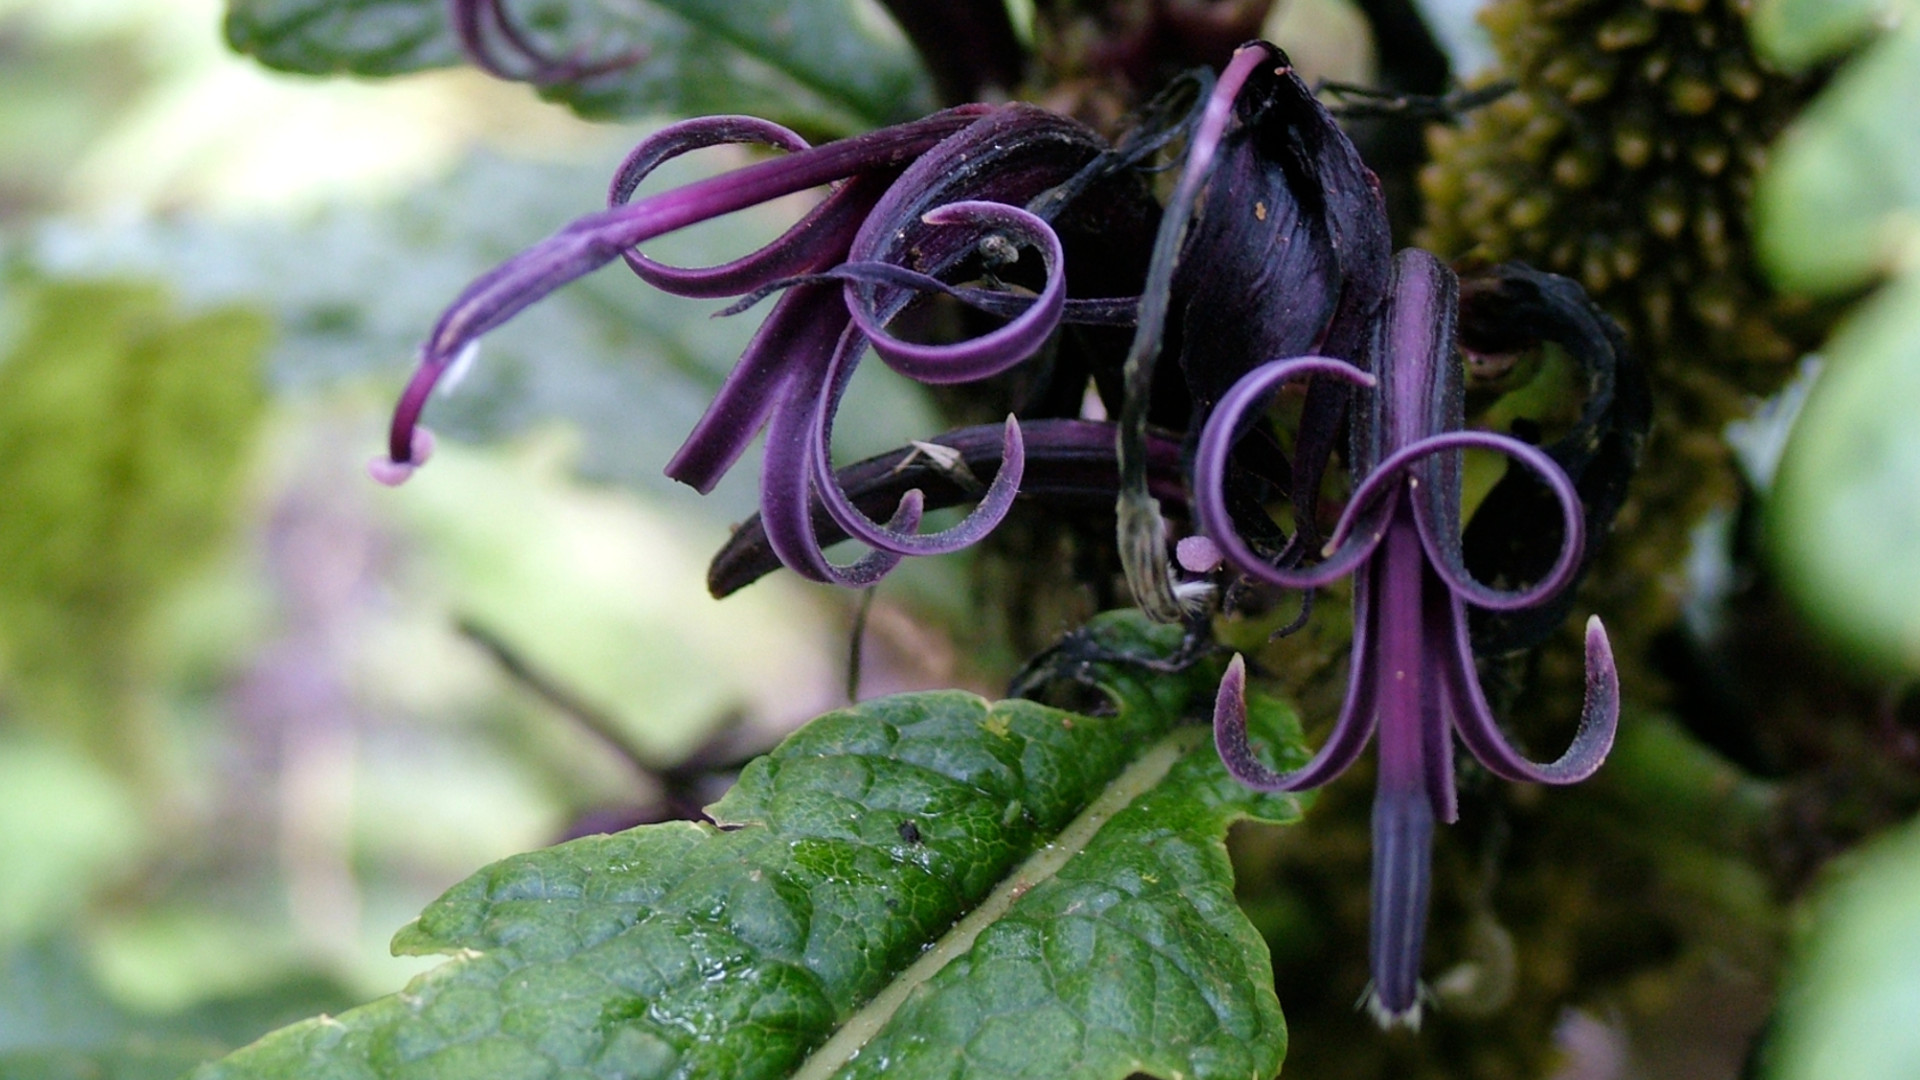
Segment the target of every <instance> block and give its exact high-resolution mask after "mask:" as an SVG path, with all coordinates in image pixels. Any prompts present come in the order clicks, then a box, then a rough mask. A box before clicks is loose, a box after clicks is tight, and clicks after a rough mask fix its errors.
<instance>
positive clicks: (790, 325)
mask: <svg viewBox="0 0 1920 1080" xmlns="http://www.w3.org/2000/svg"><path fill="white" fill-rule="evenodd" d="M825 293H826V287H824V286H818V285H815V286H803V287H801V288H798V289H794V290H793V291H792V292H789V293H788V294H787V295H785V296H783V297H781V298H780V302H779V303H778V304H776V305H774V308H773V312H772V313H771V314H769V315H768V316H767V319H766V321H765V322H763V323H761V324H760V328H759V329H758V330H756V331H754V335H753V340H752V341H750V342H748V343H747V351H746V352H744V353H742V354H741V355H740V360H739V362H738V363H736V364H734V365H733V370H732V371H730V372H728V373H727V378H726V381H725V382H723V383H721V384H720V392H719V393H717V394H715V395H714V396H713V401H712V403H710V404H709V405H708V406H707V411H706V412H704V413H702V414H701V416H700V420H699V422H698V423H696V424H695V425H694V427H693V431H692V433H691V434H689V435H688V436H687V440H686V441H685V442H683V443H681V444H680V449H679V450H677V451H675V452H674V455H673V459H672V460H671V461H669V462H667V467H666V474H667V476H669V477H671V478H672V479H675V480H678V481H680V482H681V483H683V484H687V485H689V486H691V487H692V488H693V489H694V490H696V491H698V492H700V493H701V494H702V495H705V494H707V493H708V492H710V491H712V490H713V486H714V485H715V484H717V483H719V482H720V478H721V477H722V476H724V475H726V472H727V470H728V469H731V468H733V465H734V462H736V461H739V460H740V455H741V454H743V453H745V452H746V450H747V446H748V445H749V444H751V443H752V442H753V438H754V436H755V435H757V434H759V432H760V427H761V425H762V424H764V423H766V421H767V417H768V416H770V415H772V413H773V410H774V407H775V406H776V405H777V404H779V402H780V400H781V398H782V396H783V395H782V390H783V389H784V388H785V386H786V384H788V383H790V382H791V381H792V380H793V379H794V377H795V376H794V372H795V371H796V370H817V369H819V368H821V367H824V366H825V365H826V364H827V363H828V362H829V357H830V356H831V355H832V350H833V348H834V343H835V342H836V341H838V340H839V338H840V335H841V334H842V333H843V332H844V331H845V330H846V326H847V314H846V312H845V311H844V310H843V309H842V308H841V307H840V304H839V303H838V298H837V297H833V296H830V295H824V294H825Z"/></svg>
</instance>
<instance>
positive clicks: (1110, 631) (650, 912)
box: [199, 616, 1300, 1080]
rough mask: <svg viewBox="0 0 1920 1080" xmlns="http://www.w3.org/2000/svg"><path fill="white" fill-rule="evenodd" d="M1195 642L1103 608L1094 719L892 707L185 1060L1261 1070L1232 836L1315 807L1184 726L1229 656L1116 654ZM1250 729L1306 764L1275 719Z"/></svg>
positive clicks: (1078, 655)
mask: <svg viewBox="0 0 1920 1080" xmlns="http://www.w3.org/2000/svg"><path fill="white" fill-rule="evenodd" d="M1177 637H1178V630H1177V629H1172V630H1169V629H1167V628H1160V627H1150V626H1147V625H1146V624H1144V623H1143V622H1141V621H1139V620H1138V619H1137V617H1132V616H1127V617H1120V618H1112V619H1107V620H1104V621H1102V622H1100V623H1097V624H1096V626H1095V628H1094V629H1093V631H1092V632H1091V635H1090V636H1088V637H1085V638H1082V639H1080V640H1079V641H1078V642H1077V644H1076V645H1075V646H1073V647H1072V648H1070V649H1069V650H1068V652H1067V653H1065V654H1063V656H1062V658H1061V660H1062V662H1061V664H1060V670H1066V671H1076V672H1080V673H1084V674H1086V675H1088V676H1090V678H1091V680H1092V681H1096V682H1097V683H1098V684H1099V685H1100V686H1101V688H1102V689H1103V690H1104V691H1105V695H1106V696H1105V698H1104V700H1105V701H1106V702H1107V703H1108V704H1107V707H1106V708H1105V709H1104V710H1102V711H1101V713H1100V714H1099V715H1087V714H1084V713H1072V712H1066V711H1063V710H1060V709H1055V708H1051V707H1047V706H1044V705H1040V704H1037V703H1034V702H1030V701H1003V702H999V703H997V704H992V703H988V702H986V701H984V700H982V699H980V698H977V697H974V696H972V695H970V694H965V693H961V692H958V691H942V692H933V693H924V694H910V695H902V696H899V697H893V698H886V699H882V700H879V701H875V702H871V703H868V704H865V705H862V706H859V707H856V708H850V709H846V710H843V711H840V712H836V713H832V714H829V715H827V716H824V717H821V718H820V719H818V720H815V721H814V722H813V723H811V724H809V725H808V726H807V727H805V728H803V729H802V730H801V731H799V732H797V733H796V734H794V735H793V736H792V737H790V738H789V739H788V740H787V741H786V742H784V743H782V744H781V746H780V747H779V748H777V749H776V750H775V751H774V752H773V753H772V754H770V755H768V756H767V757H765V758H762V759H760V760H758V761H756V762H755V763H754V764H753V765H751V766H749V767H748V769H747V770H746V772H745V773H744V774H743V775H742V776H741V779H740V782H739V784H738V785H737V786H736V787H735V788H734V790H733V792H732V793H730V794H729V795H728V796H727V797H726V798H725V799H723V800H721V801H720V802H719V803H717V804H715V806H714V807H712V810H711V812H712V814H713V817H714V819H715V821H716V822H718V823H720V824H719V826H718V827H716V826H715V825H708V824H704V823H700V824H695V823H673V824H667V825H655V826H646V827H642V828H639V829H634V830H631V831H629V832H625V833H621V834H618V835H614V836H602V837H591V838H588V839H584V840H578V841H574V842H572V843H568V844H564V845H561V846H560V847H557V848H552V849H549V850H547V851H542V852H536V853H533V854H529V855H523V856H518V857H515V858H512V859H508V860H506V861H504V862H501V863H497V864H495V865H494V866H492V867H489V868H488V869H486V870H483V871H481V872H480V873H479V874H477V875H475V876H474V877H472V878H470V879H469V880H467V881H466V882H464V883H462V884H460V885H458V886H455V887H454V888H453V889H452V890H451V891H449V892H448V893H447V894H446V895H445V896H444V897H442V898H441V899H440V900H438V901H436V902H435V903H434V904H433V905H432V906H430V907H429V908H428V909H427V910H426V912H425V913H424V914H422V915H421V917H420V919H419V920H418V921H417V922H416V923H414V924H413V925H411V926H409V927H407V928H406V929H404V930H402V931H401V932H400V934H399V936H398V937H397V938H396V939H395V942H394V947H395V950H396V951H398V952H402V953H425V952H442V953H448V954H451V955H452V956H453V957H454V959H452V960H451V961H450V962H448V963H447V964H445V965H443V966H442V967H440V968H438V969H435V970H434V971H431V972H428V973H427V974H425V975H423V976H421V977H420V978H418V979H416V980H415V981H414V982H413V983H411V984H410V985H409V986H408V987H407V988H406V990H404V991H403V992H401V993H400V994H397V995H394V996H392V997H389V998H384V999H381V1000H379V1001H376V1002H374V1003H372V1004H370V1005H367V1006H363V1007H362V1008H359V1009H355V1010H353V1011H350V1012H348V1013H345V1014H343V1015H341V1016H339V1017H337V1018H324V1017H323V1018H320V1019H316V1020H311V1021H307V1022H305V1023H302V1024H298V1025H295V1026H293V1027H291V1028H288V1029H285V1030H283V1031H280V1032H277V1033H275V1034H274V1035H272V1036H269V1037H268V1038H266V1039H264V1040H262V1041H261V1042H259V1043H256V1044H255V1045H253V1046H252V1047H249V1048H247V1049H246V1050H243V1051H241V1052H239V1053H237V1054H235V1055H234V1056H232V1057H231V1058H229V1059H227V1060H225V1061H223V1062H220V1063H216V1064H215V1065H213V1066H209V1067H208V1068H206V1069H204V1070H202V1071H201V1073H200V1074H199V1078H200V1080H241V1078H249V1077H263V1078H264V1077H289V1078H290V1077H302V1078H306V1077H316V1078H335V1077H339V1078H347V1077H353V1078H362V1077H444V1078H454V1077H475V1078H478V1077H487V1078H489V1080H491V1078H514V1077H547V1076H575V1077H588V1076H598V1077H615V1076H619V1077H644V1076H726V1077H730V1078H754V1077H775V1076H830V1075H837V1076H853V1075H869V1074H875V1073H877V1072H878V1071H879V1070H882V1069H884V1070H886V1075H887V1076H889V1077H915V1076H922V1075H937V1076H941V1077H965V1076H982V1077H984V1076H1008V1075H1031V1076H1042V1077H1048V1078H1055V1077H1089V1078H1091V1077H1101V1078H1111V1080H1119V1078H1121V1077H1125V1076H1128V1075H1130V1074H1133V1073H1136V1072H1145V1073H1147V1074H1149V1075H1154V1076H1161V1077H1213V1076H1232V1077H1249V1076H1252V1077H1264V1076H1272V1075H1274V1074H1275V1073H1276V1072H1277V1071H1278V1068H1279V1065H1280V1059H1281V1056H1282V1054H1283V1053H1284V1049H1285V1028H1284V1025H1283V1022H1282V1020H1281V1018H1280V1013H1279V1005H1278V1002H1277V1000H1276V999H1275V998H1274V994H1273V989H1272V972H1271V970H1270V968H1269V966H1268V960H1267V953H1266V949H1265V947H1264V945H1263V944H1262V943H1261V941H1260V939H1259V936H1258V935H1257V934H1256V933H1255V932H1254V930H1253V928H1252V927H1251V926H1250V925H1249V924H1248V923H1247V921H1246V920H1245V918H1244V917H1243V916H1242V915H1241V914H1240V912H1239V910H1238V908H1237V907H1235V905H1234V902H1233V895H1232V881H1231V871H1230V867H1229V865H1228V861H1227V857H1226V852H1225V848H1224V834H1225V831H1226V827H1227V825H1228V824H1229V823H1231V822H1232V821H1234V820H1237V819H1240V818H1246V817H1254V818H1259V819H1262V820H1267V821H1274V822H1288V821H1292V820H1295V819H1296V818H1297V817H1298V803H1297V800H1295V799H1293V798H1291V797H1279V796H1263V795H1258V794H1255V793H1252V792H1248V791H1246V790H1245V789H1243V788H1241V787H1240V786H1239V785H1237V784H1235V783H1234V782H1233V781H1232V780H1231V779H1229V778H1228V777H1227V775H1226V773H1225V770H1224V769H1223V768H1222V767H1221V766H1220V765H1219V764H1218V762H1217V760H1216V759H1215V757H1214V755H1213V753H1212V750H1211V748H1210V744H1209V740H1208V738H1207V734H1208V733H1207V731H1206V730H1205V729H1204V728H1202V727H1195V726H1187V725H1184V724H1182V720H1183V719H1184V718H1185V717H1186V716H1187V714H1188V713H1189V712H1195V711H1202V710H1204V709H1205V707H1206V703H1207V701H1208V699H1209V696H1210V693H1211V690H1212V685H1213V680H1214V679H1215V678H1216V677H1217V674H1218V669H1217V667H1212V666H1204V667H1203V668H1201V669H1196V670H1193V671H1189V672H1187V673H1185V674H1179V675H1156V674H1154V673H1153V672H1151V671H1149V670H1148V669H1145V668H1143V667H1140V666H1138V665H1135V664H1130V663H1126V662H1118V661H1116V660H1115V659H1114V656H1115V655H1116V654H1118V653H1130V654H1134V655H1139V654H1142V653H1145V654H1146V655H1149V656H1164V655H1166V654H1167V652H1168V651H1170V649H1171V648H1172V647H1173V645H1174V644H1175V642H1177ZM1256 722H1258V723H1259V724H1260V725H1261V726H1262V731H1263V734H1265V735H1267V736H1268V737H1269V738H1270V739H1273V740H1275V741H1276V742H1277V744H1278V745H1281V746H1284V747H1286V748H1287V753H1286V755H1285V756H1286V757H1287V758H1288V760H1289V761H1291V760H1297V759H1298V758H1299V757H1300V754H1299V752H1298V730H1297V725H1296V724H1295V723H1294V722H1293V717H1292V715H1291V713H1290V712H1289V711H1288V710H1285V709H1284V708H1281V707H1279V706H1277V705H1275V704H1273V703H1270V702H1268V703H1263V704H1262V705H1261V706H1260V708H1259V709H1258V710H1257V711H1256ZM856 1052H857V1053H856ZM849 1055H854V1056H852V1057H851V1059H850V1060H849Z"/></svg>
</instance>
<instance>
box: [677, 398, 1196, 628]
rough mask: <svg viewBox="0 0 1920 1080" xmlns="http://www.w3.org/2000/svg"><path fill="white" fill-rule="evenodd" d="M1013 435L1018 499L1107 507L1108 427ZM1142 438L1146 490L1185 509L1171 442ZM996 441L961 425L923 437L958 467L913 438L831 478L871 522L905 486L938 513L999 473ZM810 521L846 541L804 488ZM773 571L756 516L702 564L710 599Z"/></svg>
mask: <svg viewBox="0 0 1920 1080" xmlns="http://www.w3.org/2000/svg"><path fill="white" fill-rule="evenodd" d="M1020 432H1021V437H1022V440H1023V442H1024V443H1025V447H1026V467H1025V469H1024V470H1022V473H1021V477H1020V496H1021V498H1025V499H1045V500H1047V501H1048V502H1049V503H1051V504H1055V505H1060V506H1065V507H1073V508H1075V509H1081V510H1089V509H1104V508H1106V507H1109V506H1112V505H1113V496H1114V492H1115V491H1117V490H1118V489H1119V472H1118V470H1117V468H1116V467H1115V464H1114V459H1113V425H1112V424H1110V423H1105V422H1102V421H1096V420H1068V419H1039V420H1026V421H1022V422H1021V425H1020ZM1149 438H1150V441H1149V442H1148V446H1147V450H1148V454H1149V457H1150V462H1149V470H1150V471H1149V474H1148V476H1149V481H1150V483H1151V484H1152V490H1153V492H1154V494H1155V496H1156V497H1158V498H1161V499H1165V500H1168V501H1169V502H1170V503H1173V504H1175V505H1182V506H1184V503H1185V500H1186V484H1185V479H1184V472H1185V470H1184V467H1183V465H1182V462H1181V453H1180V443H1179V441H1178V440H1176V439H1170V438H1167V437H1165V436H1162V435H1159V434H1154V435H1151V436H1150V437H1149ZM1005 442H1006V429H1005V426H1004V425H1002V424H981V425H977V426H974V427H966V428H960V429H958V430H956V431H949V432H947V433H946V434H944V435H939V436H936V437H935V438H933V439H930V440H928V441H927V442H926V443H925V444H923V445H924V446H930V447H939V448H942V449H945V450H951V451H953V453H954V454H955V455H957V456H958V463H959V468H954V467H952V466H949V465H946V464H943V463H942V462H941V461H939V460H937V459H935V458H934V457H932V456H930V455H929V454H928V453H927V452H926V450H925V449H924V448H923V445H916V446H913V447H907V448H903V449H900V450H895V451H892V452H890V453H886V454H880V455H878V456H876V457H871V458H868V459H866V460H865V461H860V462H856V463H854V464H852V465H848V466H846V467H844V468H841V469H839V470H837V471H836V472H835V473H834V478H835V481H834V482H835V486H836V487H838V488H839V489H841V490H843V491H844V492H845V493H846V495H847V498H848V499H849V500H850V501H851V502H852V503H853V505H854V506H855V507H856V508H858V509H859V511H860V513H861V514H863V515H865V516H867V517H869V518H875V519H877V516H878V515H882V514H885V513H887V512H888V511H889V510H890V509H892V508H893V507H895V506H896V505H897V504H898V502H899V500H900V499H901V498H902V497H903V496H904V495H905V494H906V493H907V492H909V491H913V490H919V491H922V492H924V493H925V497H926V503H925V505H926V509H928V510H938V509H942V508H945V507H949V506H955V505H958V504H960V503H963V502H969V501H972V500H975V499H978V498H979V497H980V486H979V485H978V484H977V483H970V482H967V480H966V478H967V477H972V476H983V475H985V474H986V473H988V472H989V471H994V470H998V469H999V468H1000V466H1001V462H1002V458H1001V453H1002V452H1003V450H1004V449H1005ZM812 518H813V531H814V535H815V536H816V537H817V538H818V540H819V543H820V545H821V546H822V547H829V546H831V545H833V544H836V543H839V542H840V541H842V540H845V539H847V534H846V532H845V531H844V530H843V529H841V528H840V526H839V525H838V524H837V523H836V522H835V521H834V520H833V519H832V518H830V517H828V516H827V511H826V507H825V506H824V505H823V504H822V501H821V498H820V493H819V490H818V488H816V489H815V491H814V495H813V505H812ZM779 568H780V560H779V558H778V556H776V555H775V554H774V553H773V550H772V548H771V547H770V546H769V544H768V543H767V534H766V527H765V524H764V522H763V521H762V519H761V518H760V517H759V516H757V515H756V516H755V517H751V518H748V519H747V520H746V521H745V522H743V523H741V525H740V526H739V527H738V528H736V529H735V530H734V531H733V535H732V536H731V537H730V538H729V539H728V540H727V543H726V545H725V546H724V547H722V548H721V549H720V551H719V553H718V554H716V555H715V556H714V558H713V563H712V565H711V566H710V567H709V568H708V570H707V589H708V591H709V592H711V593H712V594H713V595H714V596H716V597H724V596H728V595H731V594H732V593H734V592H737V591H738V590H740V589H743V588H745V587H746V586H748V585H750V584H752V583H753V582H755V581H758V580H759V579H760V578H761V577H763V576H765V575H767V574H769V573H772V572H773V571H774V570H777V569H779Z"/></svg>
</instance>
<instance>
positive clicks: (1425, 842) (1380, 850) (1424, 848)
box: [1367, 785, 1433, 1027]
mask: <svg viewBox="0 0 1920 1080" xmlns="http://www.w3.org/2000/svg"><path fill="white" fill-rule="evenodd" d="M1432 864H1433V804H1432V802H1431V800H1429V799H1428V797H1427V793H1426V792H1425V791H1422V790H1420V789H1419V788H1417V787H1388V786H1385V785H1383V786H1382V787H1381V789H1380V791H1379V794H1378V795H1376V796H1375V798H1374V802H1373V911H1372V933H1371V935H1370V942H1369V949H1370V950H1371V964H1370V967H1371V969H1372V971H1373V990H1372V992H1371V994H1369V996H1368V1000H1367V1009H1368V1011H1369V1012H1371V1013H1372V1014H1373V1016H1374V1019H1375V1020H1378V1021H1379V1022H1380V1026H1382V1027H1393V1026H1396V1025H1400V1024H1405V1025H1407V1026H1409V1027H1418V1026H1419V1024H1420V958H1421V955H1422V953H1423V951H1424V948H1423V946H1424V944H1425V939H1426V935H1427V899H1428V895H1429V893H1430V891H1431V888H1432V870H1433V866H1432Z"/></svg>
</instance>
